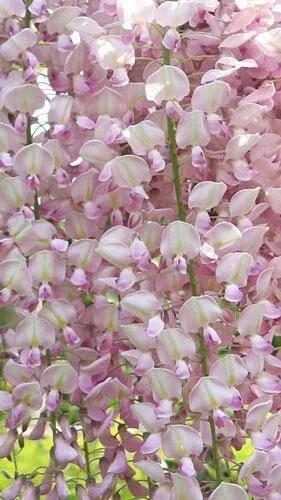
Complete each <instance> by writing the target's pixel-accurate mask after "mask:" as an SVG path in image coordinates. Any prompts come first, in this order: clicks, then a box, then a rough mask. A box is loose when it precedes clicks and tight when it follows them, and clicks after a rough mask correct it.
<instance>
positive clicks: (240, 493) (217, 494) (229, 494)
mask: <svg viewBox="0 0 281 500" xmlns="http://www.w3.org/2000/svg"><path fill="white" fill-rule="evenodd" d="M247 499H248V495H247V493H246V491H245V490H243V488H242V487H241V486H239V485H238V484H232V483H224V482H223V483H221V484H220V485H219V486H218V487H217V488H216V489H215V490H214V491H213V493H212V494H211V496H210V497H209V500H247Z"/></svg>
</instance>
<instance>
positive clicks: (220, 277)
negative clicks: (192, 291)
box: [216, 252, 253, 287]
mask: <svg viewBox="0 0 281 500" xmlns="http://www.w3.org/2000/svg"><path fill="white" fill-rule="evenodd" d="M252 264H253V257H252V256H251V255H250V254H249V253H247V252H235V253H228V254H226V255H224V256H223V257H222V259H221V260H220V261H219V262H218V265H217V269H216V277H217V281H218V282H219V283H223V282H226V283H229V284H235V285H237V286H239V287H240V286H242V287H243V286H246V284H247V280H248V275H249V273H250V270H251V266H252Z"/></svg>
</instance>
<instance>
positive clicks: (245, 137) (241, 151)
mask: <svg viewBox="0 0 281 500" xmlns="http://www.w3.org/2000/svg"><path fill="white" fill-rule="evenodd" d="M259 140H260V134H241V135H240V134H239V135H234V136H233V137H232V138H231V139H230V141H229V142H228V143H227V145H226V148H225V153H226V156H225V159H226V160H240V158H242V157H243V156H244V155H245V154H246V153H247V152H248V151H250V149H252V147H253V146H255V145H256V144H257V143H258V142H259Z"/></svg>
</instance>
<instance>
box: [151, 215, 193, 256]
mask: <svg viewBox="0 0 281 500" xmlns="http://www.w3.org/2000/svg"><path fill="white" fill-rule="evenodd" d="M199 250H200V237H199V234H198V232H197V231H196V229H195V228H194V226H192V225H191V224H188V223H187V222H181V221H175V222H171V223H170V224H169V225H168V226H167V227H166V228H165V229H164V231H163V233H162V237H161V245H160V252H161V254H162V255H163V257H165V258H166V259H167V260H171V259H172V257H174V256H177V255H182V256H186V257H187V258H188V259H193V258H194V257H196V255H198V253H199Z"/></svg>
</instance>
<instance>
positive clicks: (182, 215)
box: [163, 49, 222, 484]
mask: <svg viewBox="0 0 281 500" xmlns="http://www.w3.org/2000/svg"><path fill="white" fill-rule="evenodd" d="M163 60H164V64H166V65H169V64H170V52H169V50H168V49H164V56H163ZM167 128H168V145H169V153H170V159H171V163H172V168H173V181H174V186H175V192H176V199H177V212H178V219H179V220H180V221H185V220H186V212H185V207H184V204H183V199H182V191H181V180H180V166H179V162H178V158H177V145H176V139H175V128H174V123H173V121H172V120H171V119H170V118H169V117H167ZM187 270H188V276H189V282H190V288H191V293H192V295H193V296H194V295H198V290H197V283H196V276H195V272H194V268H193V263H192V262H189V264H188V268H187ZM199 352H200V357H201V365H202V371H203V374H204V376H205V377H207V376H208V375H209V368H208V361H207V348H206V344H205V340H204V336H203V332H200V333H199ZM208 420H209V424H210V430H211V436H212V456H213V463H214V467H215V471H216V479H217V483H218V484H219V483H221V481H222V477H221V470H220V457H219V449H218V441H217V435H216V427H215V422H214V417H213V415H210V416H209V419H208Z"/></svg>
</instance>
